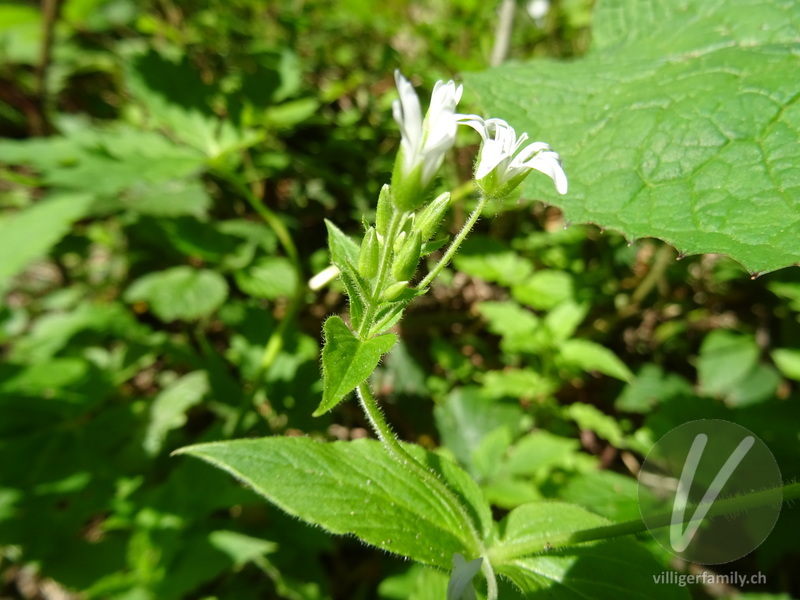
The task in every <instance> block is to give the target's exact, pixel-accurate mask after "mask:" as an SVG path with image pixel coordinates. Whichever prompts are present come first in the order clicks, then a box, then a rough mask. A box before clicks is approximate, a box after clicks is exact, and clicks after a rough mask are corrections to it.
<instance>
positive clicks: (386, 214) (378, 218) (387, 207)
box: [375, 183, 394, 238]
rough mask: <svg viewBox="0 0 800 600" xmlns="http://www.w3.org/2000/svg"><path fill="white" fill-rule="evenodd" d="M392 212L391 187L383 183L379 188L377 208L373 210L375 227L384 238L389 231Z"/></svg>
mask: <svg viewBox="0 0 800 600" xmlns="http://www.w3.org/2000/svg"><path fill="white" fill-rule="evenodd" d="M392 212H394V208H393V206H392V189H391V187H390V186H389V184H388V183H384V184H383V187H382V188H381V193H380V195H379V196H378V209H377V211H376V212H375V229H376V230H377V232H378V235H379V236H380V237H382V238H386V234H387V233H389V223H390V222H391V220H392Z"/></svg>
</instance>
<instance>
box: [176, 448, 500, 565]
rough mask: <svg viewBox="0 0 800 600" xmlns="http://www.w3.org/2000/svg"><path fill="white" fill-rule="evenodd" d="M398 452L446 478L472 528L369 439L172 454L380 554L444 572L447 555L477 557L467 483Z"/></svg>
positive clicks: (421, 454)
mask: <svg viewBox="0 0 800 600" xmlns="http://www.w3.org/2000/svg"><path fill="white" fill-rule="evenodd" d="M406 449H407V450H408V451H409V452H410V453H411V454H412V455H414V457H415V458H417V459H418V460H421V461H422V462H423V463H424V464H425V465H426V466H427V467H429V468H430V469H432V470H433V471H434V472H435V473H436V474H437V475H438V476H439V477H440V478H442V479H443V480H444V481H447V482H448V484H449V485H450V486H451V488H452V489H453V490H454V491H455V493H456V494H457V496H458V497H459V499H460V501H461V502H462V505H463V506H465V508H466V509H467V511H468V513H469V514H470V519H471V520H472V523H467V522H464V518H463V517H461V516H460V515H461V514H463V513H462V512H461V511H460V510H459V509H458V507H457V506H455V505H453V503H452V502H450V501H449V500H447V499H445V498H442V497H440V496H438V495H436V494H434V493H433V492H432V491H431V490H429V489H428V487H427V485H426V484H425V482H423V481H421V480H420V479H418V478H417V477H415V476H413V475H412V474H410V473H409V471H407V470H406V469H404V468H402V466H401V465H400V464H399V463H398V462H397V461H396V460H395V459H393V458H392V457H391V456H390V455H389V453H388V452H387V451H386V449H385V448H384V447H383V446H382V445H381V444H380V443H379V442H377V441H375V440H366V439H362V440H356V441H354V442H334V443H331V444H323V443H319V442H316V441H314V440H312V439H310V438H288V437H284V438H280V437H274V438H262V439H257V440H236V441H231V442H218V443H211V444H199V445H196V446H189V447H187V448H182V449H181V450H179V452H180V453H183V454H191V455H193V456H197V457H199V458H202V459H203V460H206V461H208V462H210V463H211V464H213V465H216V466H218V467H220V468H222V469H225V470H226V471H228V472H229V473H231V474H233V475H234V476H236V477H237V478H239V479H241V480H243V481H244V482H245V483H247V484H248V485H250V486H252V487H253V488H254V489H255V490H256V491H257V492H258V493H259V494H261V495H263V496H265V497H266V498H267V499H268V500H269V501H270V502H272V503H274V504H276V505H277V506H279V507H280V508H282V509H283V510H285V511H286V512H288V513H289V514H291V515H295V516H297V517H299V518H301V519H303V520H304V521H306V522H308V523H312V524H315V525H319V526H320V527H322V528H324V529H325V530H327V531H329V532H331V533H335V534H353V535H356V536H357V537H358V538H360V539H361V540H363V541H364V542H367V543H368V544H372V545H374V546H377V547H379V548H381V549H383V550H386V551H388V552H393V553H395V554H400V555H402V556H407V557H409V558H412V559H414V560H416V561H418V562H421V563H423V564H427V565H431V566H435V567H439V568H441V569H446V570H449V569H450V565H451V560H452V557H453V554H454V553H456V552H457V553H459V554H462V555H463V556H465V557H468V558H470V559H472V558H475V557H476V556H477V555H478V554H479V548H480V540H477V539H475V536H474V535H473V534H472V531H474V530H477V531H478V532H480V535H487V534H488V532H489V530H490V529H491V513H490V511H489V507H488V505H487V504H486V503H485V501H484V500H483V499H482V497H481V493H480V490H479V489H478V488H477V486H476V485H475V483H474V482H473V481H472V480H471V479H470V478H469V476H468V475H467V474H466V473H464V471H462V470H461V469H460V468H459V467H458V466H457V465H456V464H455V463H453V462H451V461H449V460H447V459H443V458H441V457H438V456H436V455H434V454H430V453H427V452H425V451H424V450H423V449H422V448H420V447H418V446H412V445H407V446H406Z"/></svg>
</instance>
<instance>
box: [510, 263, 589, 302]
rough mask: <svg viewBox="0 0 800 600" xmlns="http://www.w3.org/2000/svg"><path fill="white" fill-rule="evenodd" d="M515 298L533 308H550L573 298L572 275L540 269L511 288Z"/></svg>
mask: <svg viewBox="0 0 800 600" xmlns="http://www.w3.org/2000/svg"><path fill="white" fill-rule="evenodd" d="M511 295H512V296H514V299H516V300H518V301H519V302H522V304H525V305H527V306H530V307H531V308H538V309H542V310H549V309H551V308H555V307H556V306H557V305H559V304H561V303H562V302H566V301H568V300H571V299H572V298H573V297H574V295H575V291H574V290H573V283H572V276H571V275H570V274H569V273H567V272H565V271H554V270H547V271H539V272H537V273H534V274H533V275H531V276H530V277H528V278H527V279H525V280H524V281H522V282H520V283H518V284H517V285H515V286H514V287H512V288H511Z"/></svg>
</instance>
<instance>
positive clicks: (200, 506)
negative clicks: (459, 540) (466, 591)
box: [0, 0, 800, 600]
mask: <svg viewBox="0 0 800 600" xmlns="http://www.w3.org/2000/svg"><path fill="white" fill-rule="evenodd" d="M533 4H538V8H539V11H538V12H537V11H536V10H534V7H533ZM542 6H543V4H542V2H538V3H531V5H527V6H526V5H523V4H520V5H519V6H517V7H516V14H515V19H514V27H513V33H512V36H511V40H510V51H509V57H508V58H509V59H512V60H513V59H527V58H530V57H535V56H550V57H561V58H564V59H569V58H571V57H575V56H580V55H581V54H583V53H584V52H585V51H586V49H587V48H588V45H589V41H590V37H591V32H590V28H589V25H590V17H591V10H592V0H561V1H555V0H553V2H552V4H550V5H549V6H548V3H547V2H545V3H544V8H545V9H546V10H544V12H542V10H541V9H542ZM497 8H498V7H497V6H496V5H495V4H494V3H485V2H480V1H478V0H447V1H444V0H437V1H433V2H418V1H412V0H386V1H383V2H372V1H370V0H351V1H349V2H343V3H335V2H329V1H324V0H309V1H301V0H267V1H264V0H237V1H222V0H209V1H208V2H203V3H198V2H190V1H188V0H182V1H172V0H152V1H148V0H63V1H60V2H59V1H58V0H44V1H43V3H42V4H41V5H39V4H37V3H34V2H10V1H7V0H6V1H2V2H0V134H2V137H3V139H2V140H0V211H1V212H0V293H2V297H3V302H2V305H1V306H0V344H2V356H3V360H2V364H0V597H2V598H26V599H33V598H42V599H55V598H83V599H87V600H88V599H93V598H98V599H99V598H113V599H120V600H122V599H125V600H146V599H151V598H152V599H156V598H157V599H159V600H170V599H180V598H198V599H200V598H204V599H211V598H226V599H228V598H236V599H242V600H246V599H248V598H253V599H255V598H259V599H263V598H285V599H289V600H297V599H317V598H318V599H323V598H325V599H327V598H331V599H339V598H349V599H350V598H364V599H366V598H382V599H386V600H390V599H395V598H398V599H399V598H418V599H421V598H427V597H437V596H435V595H431V592H430V590H432V589H435V587H436V585H440V584H441V581H440V580H439V579H436V576H435V574H432V573H430V572H428V571H425V570H423V569H420V568H417V567H411V568H409V565H408V564H406V563H403V562H402V561H400V560H397V559H394V558H392V557H390V556H387V555H385V554H382V553H380V552H377V551H374V550H372V549H368V548H365V547H363V546H361V545H359V543H358V542H356V541H355V540H352V539H331V538H328V537H327V536H325V535H324V534H322V533H321V532H320V531H318V530H315V529H311V528H309V527H307V526H305V525H303V524H301V523H299V522H297V521H295V520H292V519H290V518H288V517H286V516H285V515H283V514H281V513H280V511H279V510H277V509H276V508H274V507H271V506H268V505H266V504H265V503H264V502H262V501H260V500H259V499H258V498H257V497H256V496H255V494H253V493H252V492H250V491H248V490H245V489H243V488H242V487H241V486H239V485H238V484H237V483H236V482H235V481H234V480H233V479H232V478H231V477H229V476H227V475H225V474H224V473H222V472H221V471H217V470H214V469H211V468H209V467H207V466H206V465H203V464H201V463H200V462H197V461H191V460H187V459H183V458H177V459H173V458H170V456H169V455H170V452H171V451H172V450H174V449H176V448H178V447H180V446H182V445H185V444H189V443H193V442H200V441H209V440H219V439H228V438H233V437H243V436H262V435H310V436H314V437H318V438H320V439H328V440H332V439H353V438H358V437H363V436H365V435H368V433H367V426H366V423H365V422H364V421H363V418H362V416H361V414H360V412H359V411H358V410H357V409H356V407H355V406H354V405H353V404H352V403H345V404H344V405H342V406H341V407H340V408H339V409H338V410H337V411H335V412H334V413H333V414H331V415H326V416H325V417H323V418H319V419H312V418H311V417H310V413H311V412H312V411H313V409H314V407H316V405H317V404H318V402H319V397H320V393H321V385H320V377H319V363H318V352H319V344H320V339H319V332H320V328H321V323H322V320H323V319H324V318H325V317H326V316H327V315H330V314H334V313H344V312H346V310H347V306H346V304H345V303H344V300H343V296H342V293H341V288H339V287H338V284H337V283H336V282H333V283H332V284H331V285H330V286H328V287H326V288H323V289H321V290H310V289H309V288H308V286H307V284H306V282H307V280H308V278H309V277H310V276H311V275H313V274H314V273H316V272H318V271H320V270H321V269H323V268H324V267H325V266H327V264H328V256H327V250H326V238H325V227H324V224H323V219H324V218H328V219H331V220H332V221H333V222H335V223H336V224H337V225H339V226H340V227H341V228H342V229H344V230H346V231H349V232H351V233H353V234H354V235H358V232H359V230H360V222H361V220H362V217H363V216H364V215H367V216H370V215H371V214H372V211H373V210H374V204H375V200H376V198H377V192H378V190H379V189H380V186H381V185H382V184H383V183H384V182H386V181H387V180H388V178H389V174H390V171H391V164H392V161H393V157H394V152H395V151H396V147H397V143H398V139H399V135H398V132H397V128H396V125H395V124H394V122H393V120H392V119H391V110H390V106H391V101H392V99H393V98H394V97H395V92H394V88H393V78H392V72H393V70H394V69H396V68H400V69H401V70H402V71H403V72H404V73H405V74H406V75H408V76H411V77H412V78H413V80H414V82H415V84H416V85H418V86H420V87H421V88H422V90H430V89H431V88H432V86H433V84H434V82H435V81H436V80H437V79H441V78H451V77H458V75H459V73H462V72H464V71H477V70H482V69H485V68H487V67H488V63H489V60H490V55H491V53H492V48H493V45H494V42H495V29H496V26H497V21H498V17H497ZM424 93H427V91H426V92H423V95H424ZM462 110H463V112H479V111H480V107H479V106H475V105H474V104H473V105H470V98H469V90H466V98H465V103H464V104H463V105H462ZM531 133H532V134H533V137H535V132H531ZM549 141H550V142H551V143H553V145H554V146H555V147H556V148H557V147H558V140H549ZM474 150H475V140H474V139H472V137H470V136H469V135H468V134H464V138H463V140H462V141H461V143H460V144H459V148H458V149H457V151H456V153H455V156H454V158H453V160H452V161H451V162H450V163H448V164H447V165H446V168H445V175H444V178H443V182H442V184H441V187H442V189H457V190H458V192H457V193H456V194H455V195H456V196H457V197H458V201H457V202H456V203H455V204H454V208H453V210H452V211H451V214H450V215H449V217H448V221H447V226H448V229H449V230H450V231H451V232H455V231H457V230H458V228H459V225H460V223H461V222H463V219H464V215H465V211H466V210H468V209H469V205H470V203H471V202H472V198H471V196H470V188H469V185H466V186H465V185H463V184H464V182H467V181H468V180H469V177H470V170H471V161H472V158H471V157H472V156H473V155H474ZM491 212H492V214H489V215H485V218H484V219H483V220H482V222H481V223H480V224H479V226H478V231H477V232H476V234H475V235H474V236H473V237H472V239H470V240H469V243H468V244H467V246H466V247H465V248H464V250H463V251H462V252H461V253H460V254H459V255H458V257H457V259H456V261H455V265H454V268H452V269H451V270H449V271H448V272H446V273H445V275H444V276H443V277H442V278H441V282H440V283H439V284H437V285H436V286H435V287H434V289H433V290H432V292H431V293H430V294H429V295H428V296H426V297H424V298H422V299H420V300H419V301H417V302H416V303H415V304H414V305H413V307H412V308H411V310H410V311H409V312H408V316H407V318H406V319H405V320H404V321H403V322H402V324H401V326H400V331H401V333H402V339H403V342H402V343H401V344H400V345H399V346H398V347H396V348H395V350H394V351H393V353H392V354H391V355H390V357H389V358H388V359H387V360H386V361H385V362H384V364H383V365H382V366H381V368H380V369H379V371H378V372H377V373H376V375H375V378H374V379H373V385H374V387H375V389H376V391H377V392H378V394H379V396H380V397H381V398H382V400H383V401H384V403H385V407H386V411H387V413H388V417H389V420H390V422H392V423H393V424H394V425H395V427H396V428H397V430H398V431H399V433H400V435H401V436H402V438H404V439H406V440H410V441H415V442H417V443H420V444H422V445H424V446H426V447H428V448H438V449H439V450H440V451H441V452H443V453H445V454H448V455H450V456H452V457H453V458H454V459H456V460H458V461H459V462H460V463H461V464H462V465H463V466H464V467H465V468H466V469H467V470H468V471H469V472H470V473H471V474H472V475H473V476H474V477H475V478H476V480H477V481H478V482H479V483H480V485H481V486H482V489H483V490H484V492H485V494H486V496H487V498H489V499H490V501H491V502H492V503H493V504H494V506H495V507H496V511H497V514H498V515H502V514H504V512H505V511H507V510H509V509H511V508H513V507H515V506H518V505H519V504H522V503H524V502H528V501H530V500H534V499H538V498H560V499H563V500H566V501H570V502H574V503H577V504H581V505H583V506H585V507H587V508H589V509H590V510H593V511H595V512H597V513H599V514H601V515H604V516H606V517H609V518H611V519H629V518H635V517H636V515H637V514H638V508H637V505H636V486H635V479H634V476H635V474H636V472H637V469H638V466H639V465H640V463H641V461H642V459H643V455H644V453H646V451H647V449H648V448H649V446H650V445H651V444H652V443H653V442H654V441H655V440H657V439H658V438H659V436H660V435H662V434H663V433H665V432H666V431H668V430H669V429H670V428H671V427H674V426H676V425H678V424H680V423H682V422H685V421H689V420H693V419H698V418H709V417H716V418H724V419H729V420H732V421H735V422H737V423H740V424H742V425H744V426H746V427H748V428H750V429H751V430H753V431H754V432H756V433H757V434H758V435H760V436H761V437H762V439H764V441H766V442H767V444H768V445H769V446H770V448H771V449H772V450H773V452H774V453H775V455H776V458H777V460H778V463H779V465H780V467H781V469H782V470H783V474H784V477H785V478H786V479H787V480H789V479H792V478H796V476H797V470H798V465H799V464H800V461H798V456H799V455H798V449H797V447H798V426H797V423H798V422H800V421H798V418H800V410H799V409H798V398H797V395H798V394H797V381H799V380H800V326H799V324H798V323H799V322H800V321H799V319H798V315H799V314H800V277H799V276H798V274H797V272H796V270H785V271H781V272H777V273H773V274H770V275H768V276H764V277H762V278H759V279H757V280H755V281H751V280H750V279H749V277H748V276H747V275H746V273H745V272H744V270H743V269H741V268H740V267H739V266H738V265H737V264H735V263H733V262H732V261H730V260H728V259H726V258H724V257H721V256H699V257H688V258H683V259H682V260H680V262H677V261H676V260H675V258H676V256H675V254H674V252H673V251H672V250H671V249H670V248H669V247H666V246H664V245H663V244H661V243H660V242H658V241H656V240H641V241H638V242H636V243H634V244H633V245H631V246H629V245H627V244H626V242H625V241H624V240H623V239H622V238H621V237H619V236H617V235H615V234H614V233H611V232H602V231H600V230H598V229H596V228H594V227H591V226H580V225H571V226H570V225H569V224H567V223H564V222H563V219H562V217H561V215H560V213H559V212H558V211H557V210H555V209H553V208H549V207H547V206H544V205H543V204H541V203H539V202H537V201H536V199H535V198H515V199H513V200H511V201H509V202H507V203H506V204H504V205H497V206H494V207H493V208H492V211H491ZM679 258H682V257H679ZM799 527H800V519H798V516H797V511H793V510H785V511H784V514H783V516H782V517H781V521H780V522H779V524H778V526H777V527H776V529H775V531H774V533H773V534H772V536H771V537H770V538H769V539H768V540H767V542H766V543H765V544H764V545H763V546H762V547H761V548H759V549H758V551H757V552H755V553H753V554H751V555H749V556H747V557H745V558H744V559H742V560H741V561H739V562H738V563H735V564H733V565H728V566H726V568H727V567H731V568H730V569H729V570H738V571H740V572H743V573H750V572H754V571H757V570H761V571H762V572H764V573H765V574H766V576H767V582H768V583H767V585H761V586H757V587H756V588H754V589H753V590H751V591H753V592H754V593H755V592H758V593H760V594H762V595H759V596H757V597H759V598H768V597H769V598H789V597H790V596H791V594H794V595H795V596H798V595H799V594H800V583H798V579H797V575H796V569H795V568H794V567H795V566H796V564H797V561H798V558H799V555H798V551H797V548H796V540H795V537H794V535H795V533H796V531H798V528H799ZM643 541H644V542H645V543H648V542H647V541H646V540H643ZM649 545H650V546H651V547H652V548H653V551H654V552H656V553H659V552H660V550H659V548H658V547H657V546H655V545H654V544H652V543H649ZM661 556H662V559H663V561H664V563H665V564H669V565H670V566H672V567H673V568H677V569H679V570H684V571H686V570H688V569H691V566H690V565H682V564H678V563H674V562H670V559H669V557H667V556H663V553H662V554H661ZM726 572H727V571H726ZM431 578H433V579H431ZM734 591H735V590H733V589H732V588H726V587H724V586H723V587H722V588H704V587H697V588H696V589H693V594H694V595H695V596H697V597H703V598H704V597H713V596H717V597H719V596H722V597H728V596H730V595H732V594H733V593H734ZM764 594H767V595H764ZM769 594H774V595H769ZM742 597H746V596H742ZM752 597H756V596H755V595H754V596H752Z"/></svg>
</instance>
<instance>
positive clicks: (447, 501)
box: [356, 381, 488, 563]
mask: <svg viewBox="0 0 800 600" xmlns="http://www.w3.org/2000/svg"><path fill="white" fill-rule="evenodd" d="M356 389H357V391H358V399H359V402H360V403H361V408H363V409H364V413H365V414H366V416H367V419H368V420H369V422H370V424H371V425H372V429H373V430H374V431H375V433H376V434H377V436H378V438H379V439H380V440H381V441H382V442H383V444H384V447H385V448H386V449H387V451H388V452H389V454H390V455H391V456H392V457H393V458H394V459H395V460H396V461H397V462H398V463H400V465H401V466H402V467H403V468H405V469H407V470H408V471H410V472H411V474H413V475H414V476H415V477H417V478H418V479H421V480H422V481H423V482H425V484H426V485H427V487H428V489H429V490H430V491H431V493H433V494H435V495H436V497H437V498H438V499H439V500H440V501H441V502H442V504H444V505H445V506H447V507H448V510H454V511H456V512H458V514H459V516H460V517H461V519H462V521H463V522H464V523H465V524H466V525H467V527H468V528H469V534H470V537H472V539H473V541H474V543H475V545H476V546H477V549H478V550H479V552H480V555H481V556H485V554H486V553H485V549H484V547H483V542H482V539H481V535H480V534H479V533H478V530H477V529H476V528H475V523H474V522H473V520H472V517H470V515H469V513H468V512H467V510H466V508H464V505H463V504H462V502H461V500H460V499H459V498H458V496H457V495H456V494H455V492H453V490H451V489H450V488H449V487H448V486H447V484H446V483H445V482H444V481H442V480H441V479H439V477H437V476H436V475H435V474H434V472H433V471H431V470H430V469H429V468H428V467H427V466H425V465H424V464H422V463H421V462H419V461H418V460H417V459H416V458H414V457H413V456H412V455H411V454H410V453H409V452H408V451H407V450H406V449H405V448H404V447H403V445H402V444H401V443H400V442H399V441H398V439H397V437H396V436H395V434H394V432H393V431H392V428H391V427H389V424H388V423H387V422H386V419H385V418H384V417H383V413H382V412H381V409H380V407H378V402H377V401H376V400H375V397H374V396H373V395H372V392H371V391H370V389H369V384H368V383H367V382H366V381H365V382H364V383H362V384H360V385H359V386H358V388H356ZM487 561H488V558H486V559H485V560H484V563H486V562H487Z"/></svg>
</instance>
